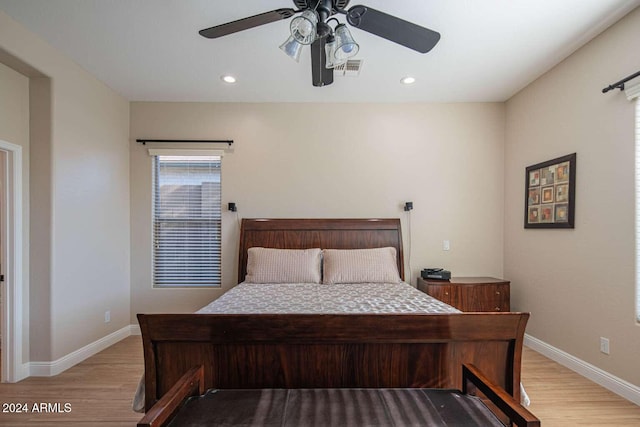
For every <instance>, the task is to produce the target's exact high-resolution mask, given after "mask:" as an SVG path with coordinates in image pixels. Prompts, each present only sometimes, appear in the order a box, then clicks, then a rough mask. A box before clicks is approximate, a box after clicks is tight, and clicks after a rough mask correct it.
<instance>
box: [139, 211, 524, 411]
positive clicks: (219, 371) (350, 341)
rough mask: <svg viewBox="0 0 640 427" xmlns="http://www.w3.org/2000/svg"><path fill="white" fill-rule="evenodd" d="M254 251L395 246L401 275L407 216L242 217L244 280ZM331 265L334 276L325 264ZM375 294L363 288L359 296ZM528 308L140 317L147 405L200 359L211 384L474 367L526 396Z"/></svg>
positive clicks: (352, 381) (290, 382)
mask: <svg viewBox="0 0 640 427" xmlns="http://www.w3.org/2000/svg"><path fill="white" fill-rule="evenodd" d="M252 248H267V249H296V250H309V249H314V248H320V249H322V250H329V251H330V250H336V251H344V250H354V249H355V250H357V249H380V248H392V249H393V252H391V253H392V254H393V256H394V257H395V265H396V267H397V273H398V274H399V275H400V278H401V279H402V280H403V279H404V265H403V264H404V261H403V247H402V233H401V229H400V221H399V220H398V219H243V220H242V224H241V231H240V245H239V255H238V281H239V282H243V281H245V279H246V278H247V275H248V267H247V264H248V262H247V261H248V257H249V250H250V249H252ZM327 253H330V252H325V256H326V254H327ZM326 259H327V258H325V259H324V261H325V262H326ZM323 267H327V265H326V264H325V265H323ZM323 273H324V274H325V277H326V274H327V272H326V271H324V272H323ZM249 274H251V271H249ZM341 274H344V272H343V273H341ZM348 275H349V274H347V276H348ZM338 276H339V274H338ZM325 277H323V279H325ZM404 286H408V285H404ZM320 289H323V288H322V287H320ZM258 292H259V291H258ZM367 292H368V291H367V289H366V288H365V289H364V290H363V291H362V292H361V293H364V294H365V295H366V293H367ZM415 292H418V291H415ZM445 305H446V304H445ZM311 306H312V307H313V304H311ZM528 316H529V315H528V313H513V312H512V313H459V312H435V313H433V312H432V313H426V314H425V313H423V312H411V313H406V312H401V313H396V312H394V311H393V310H392V311H391V312H381V313H377V312H376V313H369V312H365V313H352V312H346V313H342V312H324V311H323V310H314V309H312V310H310V311H308V312H304V311H303V312H300V313H289V312H283V313H279V312H269V311H268V310H267V311H265V312H260V311H258V312H253V311H247V312H242V311H241V310H239V311H236V312H231V313H229V312H227V313H217V314H205V313H204V312H201V313H191V314H138V320H139V323H140V328H141V331H142V339H143V349H144V364H145V376H144V384H145V389H146V392H145V409H146V410H149V409H151V407H152V406H153V405H154V404H155V403H156V402H157V401H158V400H159V399H160V398H161V397H162V396H164V395H165V394H166V393H167V392H168V391H169V390H170V389H171V388H172V387H174V386H175V385H176V383H178V382H179V381H180V380H181V378H182V377H183V376H184V375H185V374H186V373H187V372H189V371H190V370H191V369H193V368H194V367H201V375H202V380H201V387H203V389H205V390H206V389H219V390H227V389H240V390H242V389H245V390H246V389H258V390H259V389H317V388H323V389H358V388H371V389H390V388H445V389H456V388H460V385H461V384H462V382H463V381H462V369H461V367H462V366H463V365H465V364H467V365H470V364H472V365H474V366H475V367H477V369H479V371H481V372H482V373H483V374H484V375H485V376H486V377H487V378H488V380H489V381H491V382H493V383H495V384H496V385H497V386H499V387H501V388H502V389H504V390H505V391H506V393H507V394H508V395H510V396H511V397H513V398H514V399H515V401H519V400H520V387H519V384H520V368H521V356H522V344H523V336H524V331H525V326H526V323H527V320H528Z"/></svg>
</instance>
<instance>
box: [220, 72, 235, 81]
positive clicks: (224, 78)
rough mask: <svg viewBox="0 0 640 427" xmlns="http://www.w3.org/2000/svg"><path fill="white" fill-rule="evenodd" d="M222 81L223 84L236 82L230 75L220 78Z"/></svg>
mask: <svg viewBox="0 0 640 427" xmlns="http://www.w3.org/2000/svg"><path fill="white" fill-rule="evenodd" d="M220 78H221V79H222V81H223V82H225V83H235V82H236V78H235V77H233V76H232V75H230V74H225V75H224V76H221V77H220Z"/></svg>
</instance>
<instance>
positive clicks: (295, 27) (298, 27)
mask: <svg viewBox="0 0 640 427" xmlns="http://www.w3.org/2000/svg"><path fill="white" fill-rule="evenodd" d="M317 26H318V14H317V13H316V11H315V10H311V9H307V10H305V11H304V12H302V13H301V14H300V15H298V16H296V17H295V18H293V19H292V20H291V25H290V27H289V29H290V30H291V36H292V37H293V38H294V39H296V41H297V42H298V43H302V44H311V43H313V41H314V40H315V39H316V35H317Z"/></svg>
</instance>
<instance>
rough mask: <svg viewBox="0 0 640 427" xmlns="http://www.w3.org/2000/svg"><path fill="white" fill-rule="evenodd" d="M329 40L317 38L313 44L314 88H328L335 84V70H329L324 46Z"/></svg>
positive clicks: (312, 67) (312, 71)
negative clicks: (327, 86)
mask: <svg viewBox="0 0 640 427" xmlns="http://www.w3.org/2000/svg"><path fill="white" fill-rule="evenodd" d="M326 40H327V38H326V37H322V38H317V39H316V40H315V41H314V42H313V43H311V78H312V80H313V85H314V86H326V85H330V84H331V83H333V69H332V68H327V67H326V64H327V55H326V53H325V49H324V45H325V42H326Z"/></svg>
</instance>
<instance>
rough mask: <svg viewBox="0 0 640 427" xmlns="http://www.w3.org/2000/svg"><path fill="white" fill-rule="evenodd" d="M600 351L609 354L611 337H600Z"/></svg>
mask: <svg viewBox="0 0 640 427" xmlns="http://www.w3.org/2000/svg"><path fill="white" fill-rule="evenodd" d="M600 351H601V352H602V353H604V354H609V338H604V337H600Z"/></svg>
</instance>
